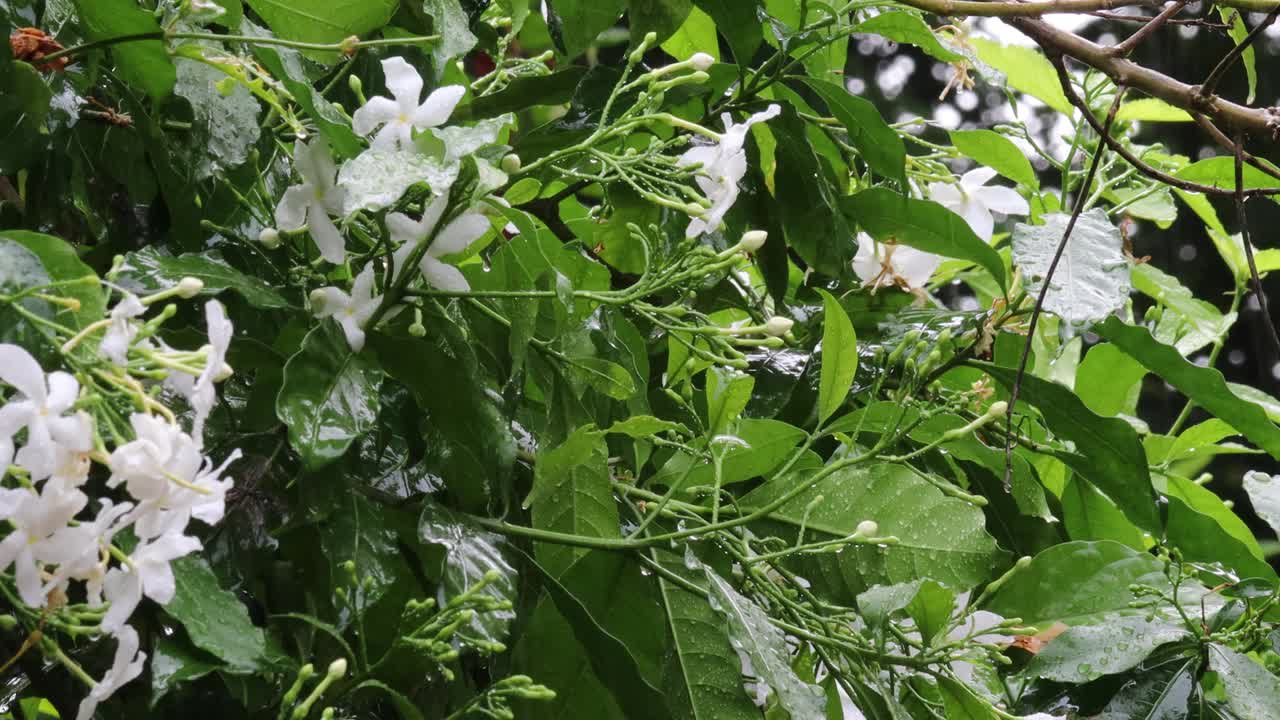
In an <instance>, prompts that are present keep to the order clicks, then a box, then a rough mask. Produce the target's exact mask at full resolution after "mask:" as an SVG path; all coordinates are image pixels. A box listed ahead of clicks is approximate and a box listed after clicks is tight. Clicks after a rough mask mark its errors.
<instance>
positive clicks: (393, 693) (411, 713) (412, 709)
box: [350, 680, 425, 720]
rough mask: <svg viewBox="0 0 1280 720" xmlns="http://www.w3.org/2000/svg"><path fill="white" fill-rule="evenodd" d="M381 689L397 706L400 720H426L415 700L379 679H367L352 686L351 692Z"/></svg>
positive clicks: (393, 704)
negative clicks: (414, 702)
mask: <svg viewBox="0 0 1280 720" xmlns="http://www.w3.org/2000/svg"><path fill="white" fill-rule="evenodd" d="M365 689H369V690H381V691H382V693H383V694H384V695H386V696H387V697H388V698H390V699H391V704H392V706H394V707H395V709H396V713H397V714H399V715H400V720H424V718H425V716H424V715H423V714H422V711H421V710H419V709H418V706H417V705H414V704H413V701H412V700H410V699H409V698H407V697H405V695H404V693H401V692H400V691H399V690H396V689H395V688H393V687H391V686H390V685H387V684H386V683H384V682H381V681H378V680H365V681H364V682H362V683H360V684H359V685H357V686H355V687H353V688H351V690H350V692H352V693H354V692H356V691H358V690H365Z"/></svg>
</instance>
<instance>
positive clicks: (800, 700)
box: [707, 568, 824, 718]
mask: <svg viewBox="0 0 1280 720" xmlns="http://www.w3.org/2000/svg"><path fill="white" fill-rule="evenodd" d="M707 582H708V588H709V592H710V597H711V607H712V608H714V609H715V610H716V611H717V612H719V613H720V615H721V616H723V617H724V619H725V620H726V621H728V630H729V637H730V638H732V639H733V642H734V647H735V648H737V649H738V650H739V651H740V652H742V653H743V654H745V655H746V656H747V657H749V658H751V667H752V669H753V670H754V671H755V674H756V677H757V678H758V680H757V681H758V682H762V683H764V684H765V685H768V687H769V690H770V692H772V693H774V694H775V695H776V696H777V698H778V703H779V704H780V705H781V706H782V707H783V708H784V709H785V710H786V711H787V712H788V713H789V714H790V715H791V717H793V718H819V717H822V716H823V704H824V702H823V695H822V690H821V689H820V688H818V687H817V686H815V685H810V684H809V683H806V682H805V681H803V680H801V679H800V678H799V677H798V676H797V675H796V673H795V671H794V670H792V669H791V650H790V648H789V647H788V646H787V639H786V636H785V635H783V633H782V631H781V630H779V629H777V628H775V627H774V626H773V624H772V623H770V622H769V616H768V615H766V614H765V612H764V610H761V609H760V606H758V605H756V604H755V603H754V602H752V601H751V600H750V599H749V598H746V597H743V595H742V594H741V593H739V592H738V591H737V590H735V589H734V588H733V586H732V585H730V584H729V583H727V582H725V581H724V580H723V579H722V578H721V577H720V576H719V575H717V574H716V573H715V571H713V570H711V569H710V568H708V569H707Z"/></svg>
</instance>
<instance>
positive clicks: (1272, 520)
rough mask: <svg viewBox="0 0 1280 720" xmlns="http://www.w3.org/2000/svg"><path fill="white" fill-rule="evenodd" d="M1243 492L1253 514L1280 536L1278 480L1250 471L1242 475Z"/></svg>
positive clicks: (1279, 488)
mask: <svg viewBox="0 0 1280 720" xmlns="http://www.w3.org/2000/svg"><path fill="white" fill-rule="evenodd" d="M1244 491H1245V492H1246V493H1248V495H1249V504H1251V505H1253V512H1254V513H1255V514H1257V516H1258V517H1260V518H1262V519H1263V521H1265V522H1266V523H1267V524H1268V525H1270V526H1271V529H1272V530H1274V531H1275V532H1276V533H1277V534H1280V478H1276V477H1275V476H1272V475H1268V474H1266V473H1263V472H1258V471H1257V470H1250V471H1249V472H1247V473H1245V474H1244Z"/></svg>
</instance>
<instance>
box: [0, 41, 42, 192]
mask: <svg viewBox="0 0 1280 720" xmlns="http://www.w3.org/2000/svg"><path fill="white" fill-rule="evenodd" d="M0 53H3V54H0V173H5V174H7V175H13V174H17V172H18V171H19V170H22V169H23V168H24V167H26V166H27V165H28V164H29V163H31V162H32V161H34V160H36V159H38V158H40V156H41V154H42V153H43V151H44V150H45V146H46V145H47V142H48V136H47V133H48V129H47V127H46V124H45V120H46V118H47V116H48V114H49V105H50V101H52V100H53V93H52V92H51V91H50V90H49V86H48V85H46V84H45V82H44V79H43V78H41V77H40V71H38V70H36V69H35V68H34V67H32V66H31V65H30V64H28V63H25V62H22V61H21V60H13V59H11V58H10V57H9V54H8V51H7V50H5V49H3V48H0Z"/></svg>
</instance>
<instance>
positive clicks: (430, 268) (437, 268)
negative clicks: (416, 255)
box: [419, 255, 471, 292]
mask: <svg viewBox="0 0 1280 720" xmlns="http://www.w3.org/2000/svg"><path fill="white" fill-rule="evenodd" d="M419 267H420V268H422V279H423V280H426V281H427V284H428V285H430V286H431V287H433V288H436V289H437V290H447V291H449V292H466V291H468V290H470V289H471V285H470V284H468V283H467V279H466V278H465V277H463V275H462V271H461V270H459V269H458V268H456V267H454V266H452V265H449V264H447V263H443V262H440V261H439V260H437V259H435V258H433V257H431V256H430V255H424V256H422V262H421V263H419Z"/></svg>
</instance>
